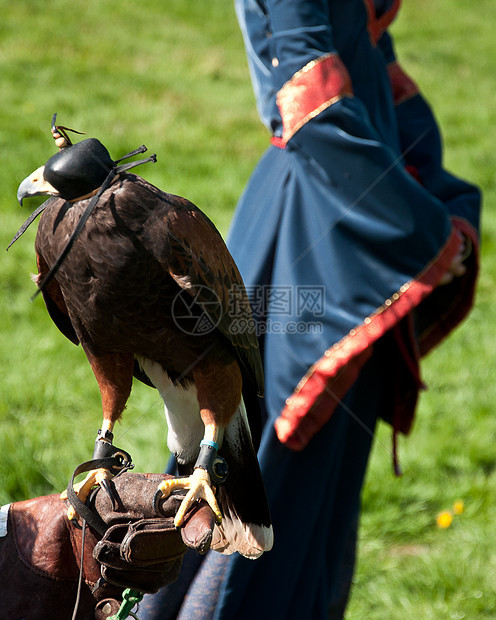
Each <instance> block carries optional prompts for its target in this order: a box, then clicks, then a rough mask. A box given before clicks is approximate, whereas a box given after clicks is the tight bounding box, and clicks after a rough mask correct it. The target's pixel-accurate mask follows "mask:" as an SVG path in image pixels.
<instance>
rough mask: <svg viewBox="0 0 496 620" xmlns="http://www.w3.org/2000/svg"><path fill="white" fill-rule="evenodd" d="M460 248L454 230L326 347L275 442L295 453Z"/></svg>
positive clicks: (286, 414) (280, 420)
mask: <svg viewBox="0 0 496 620" xmlns="http://www.w3.org/2000/svg"><path fill="white" fill-rule="evenodd" d="M459 247H460V236H459V233H458V232H457V231H456V229H453V231H452V233H451V235H450V237H449V239H448V241H447V242H446V244H445V245H444V246H443V248H442V249H441V251H440V252H439V254H438V256H436V257H435V259H434V260H433V261H432V262H431V263H429V265H427V267H426V268H425V270H424V271H423V272H421V273H420V274H419V275H418V276H417V278H415V279H414V280H412V281H410V282H407V283H406V284H404V285H403V286H402V287H401V288H400V290H399V291H397V292H396V293H394V294H393V295H392V296H391V298H390V299H387V300H386V301H385V302H384V304H383V305H382V306H381V307H380V308H378V309H377V310H376V311H375V312H374V313H373V314H372V315H370V316H368V317H366V318H365V319H364V321H363V323H362V324H361V325H358V326H357V327H356V328H354V329H352V330H351V331H350V332H349V334H347V335H346V336H345V337H344V338H343V339H342V340H340V341H339V342H337V343H335V344H334V345H333V346H332V347H330V348H329V349H328V350H327V351H326V352H325V353H324V355H323V356H322V357H321V358H320V359H319V360H318V361H317V362H315V364H313V366H312V367H311V368H310V369H309V371H308V372H307V374H306V375H305V376H304V377H303V378H302V379H301V381H300V382H299V384H298V385H297V387H296V389H295V391H294V393H293V395H292V396H291V397H290V398H288V399H287V401H286V406H285V407H284V409H283V411H282V412H281V414H280V416H279V417H278V419H277V420H276V422H275V429H276V433H277V436H278V438H279V440H280V441H281V442H282V443H284V444H286V445H287V446H288V447H289V448H291V449H293V450H302V449H303V448H305V446H306V445H307V444H308V442H309V441H310V439H311V438H312V437H313V436H314V435H315V434H316V433H317V432H318V431H319V430H320V429H321V428H322V427H323V426H324V424H325V423H326V422H327V421H328V420H329V419H330V418H331V416H332V414H333V412H334V410H335V408H336V406H337V405H338V403H339V401H340V399H341V398H342V397H343V396H344V395H345V394H346V392H347V391H348V389H349V388H350V387H351V385H352V384H353V382H354V381H355V379H356V378H357V376H358V373H359V372H360V369H361V368H362V366H363V364H364V363H365V362H366V360H367V359H368V357H369V356H370V355H371V346H372V345H373V343H374V342H376V341H377V340H378V339H379V338H380V337H381V336H382V335H383V334H384V333H385V332H386V331H388V330H390V329H391V328H392V327H394V326H395V325H397V324H398V323H399V321H400V320H401V319H403V318H404V317H405V316H406V315H408V313H409V312H410V311H411V310H413V309H414V308H415V307H416V306H418V305H419V304H420V303H421V302H422V300H423V299H425V298H426V297H427V296H428V295H429V294H430V293H431V292H432V291H433V290H434V288H435V287H436V285H437V284H438V282H439V281H440V279H441V278H442V276H443V275H444V274H445V273H446V271H447V270H448V268H449V266H450V264H451V262H452V260H453V258H454V257H455V256H456V254H457V252H458V250H459Z"/></svg>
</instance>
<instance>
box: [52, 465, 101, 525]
mask: <svg viewBox="0 0 496 620" xmlns="http://www.w3.org/2000/svg"><path fill="white" fill-rule="evenodd" d="M112 478H113V476H112V474H111V473H110V472H109V470H108V469H104V468H100V469H93V470H92V471H90V472H88V474H87V475H86V478H85V479H84V480H82V481H81V482H78V483H77V484H75V485H74V492H75V493H76V495H77V496H78V497H79V499H80V500H81V501H82V502H83V503H84V502H85V501H86V500H87V498H88V495H89V494H90V492H91V489H92V488H93V487H94V486H97V485H99V484H100V482H102V480H111V479H112ZM60 499H61V500H65V499H67V489H66V490H65V491H62V493H61V494H60ZM76 515H77V512H76V511H75V510H74V508H73V507H72V506H69V508H68V509H67V518H68V519H69V520H72V519H74V518H75V517H76Z"/></svg>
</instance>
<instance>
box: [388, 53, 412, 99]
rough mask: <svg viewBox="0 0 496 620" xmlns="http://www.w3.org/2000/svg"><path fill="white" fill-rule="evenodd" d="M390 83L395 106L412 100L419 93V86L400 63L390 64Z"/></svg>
mask: <svg viewBox="0 0 496 620" xmlns="http://www.w3.org/2000/svg"><path fill="white" fill-rule="evenodd" d="M387 70H388V74H389V81H390V82H391V89H392V91H393V99H394V104H395V105H399V104H400V103H401V102H402V101H406V100H407V99H411V98H412V97H413V96H414V95H417V94H418V92H419V89H418V86H417V84H415V82H414V81H413V80H412V79H411V77H410V76H408V75H407V74H406V73H405V72H404V71H403V68H402V67H401V66H400V65H399V64H398V62H396V61H394V62H390V63H389V64H388V66H387Z"/></svg>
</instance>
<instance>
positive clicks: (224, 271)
mask: <svg viewBox="0 0 496 620" xmlns="http://www.w3.org/2000/svg"><path fill="white" fill-rule="evenodd" d="M67 131H69V130H68V128H65V127H61V126H56V125H55V117H54V120H53V122H52V134H53V137H54V138H55V141H56V145H57V146H58V147H59V152H57V153H56V154H55V155H54V156H53V157H51V158H50V159H49V160H48V161H47V162H46V163H45V165H44V166H41V167H40V168H39V169H38V170H36V171H35V172H34V173H32V174H31V175H30V176H28V177H27V178H26V179H25V180H24V181H22V183H21V184H20V186H19V190H18V199H19V201H20V203H21V205H22V200H23V199H24V198H26V197H29V196H34V195H38V194H44V195H48V196H51V198H49V200H47V201H46V202H45V203H44V205H43V207H44V209H43V212H42V214H41V217H40V221H39V225H38V232H37V236H36V242H35V248H36V257H37V265H38V276H37V283H38V286H39V287H40V288H41V292H42V294H43V297H44V301H45V304H46V307H47V310H48V312H49V314H50V317H51V318H52V320H53V321H54V323H55V324H56V326H57V327H58V328H59V330H60V331H61V332H62V333H63V334H64V335H65V336H66V337H67V338H68V339H69V340H71V341H72V342H73V343H74V344H79V343H80V344H81V346H82V347H83V349H84V352H85V354H86V356H87V358H88V361H89V363H90V365H91V368H92V370H93V373H94V375H95V377H96V380H97V382H98V386H99V389H100V392H101V396H102V407H103V425H102V428H101V429H100V431H99V434H98V436H97V441H96V442H95V443H96V444H98V443H99V442H107V443H112V437H113V435H112V429H113V427H114V424H115V422H116V421H117V420H118V419H119V418H120V416H121V414H122V412H123V410H124V408H125V405H126V402H127V400H128V397H129V395H130V392H131V384H132V379H133V375H134V376H135V377H137V378H138V379H140V380H141V381H143V382H145V383H147V384H149V385H151V386H154V387H155V388H157V390H158V391H159V392H160V394H161V396H162V398H163V400H164V403H165V411H166V419H167V424H168V440H167V441H168V446H169V449H170V450H171V452H172V453H174V454H175V456H176V461H177V464H178V473H179V474H180V475H181V476H182V477H178V478H176V479H174V480H173V481H172V482H169V483H165V484H164V485H162V486H161V487H160V488H159V491H160V492H161V494H162V495H163V496H166V495H168V494H170V493H171V492H172V491H173V490H175V489H177V488H187V489H189V491H188V493H187V494H186V497H185V498H184V500H183V502H182V505H181V508H180V510H179V512H178V514H177V516H176V526H177V527H180V526H181V524H182V523H183V520H184V516H185V513H186V512H187V510H188V509H189V507H190V506H191V505H192V504H193V503H194V502H196V501H197V500H198V499H205V500H206V501H207V502H208V503H209V505H210V506H211V508H212V510H213V511H214V513H215V515H216V527H215V528H214V533H213V539H212V548H213V549H216V550H217V551H220V552H222V553H226V554H230V553H233V552H235V551H237V552H239V553H240V554H242V555H244V556H246V557H249V558H256V557H258V556H259V555H261V554H262V553H263V552H264V551H266V550H269V549H270V548H271V546H272V538H273V535H272V526H271V521H270V514H269V509H268V505H267V500H266V496H265V490H264V486H263V482H262V477H261V473H260V469H259V465H258V462H257V458H256V448H257V447H258V443H259V441H260V430H261V429H260V427H261V419H260V408H259V400H258V397H259V395H260V394H261V393H262V391H263V372H262V363H261V358H260V353H259V349H258V344H257V339H256V334H255V332H254V330H253V329H252V328H251V327H252V324H253V323H252V320H251V310H250V307H249V302H248V298H247V295H246V291H245V289H244V286H243V282H242V279H241V276H240V274H239V271H238V269H237V267H236V265H235V263H234V260H233V259H232V257H231V255H230V253H229V251H228V249H227V247H226V245H225V243H224V241H223V240H222V238H221V236H220V234H219V232H218V231H217V229H216V228H215V227H214V225H213V224H212V222H211V221H210V220H209V219H208V218H207V216H206V215H205V214H204V213H203V212H202V211H201V210H200V209H198V208H197V207H196V206H194V205H193V204H192V203H191V202H189V201H188V200H186V199H185V198H181V197H179V196H175V195H171V194H167V193H165V192H163V191H161V190H160V189H158V188H157V187H154V186H153V185H151V184H150V183H148V182H147V181H145V180H144V179H143V178H141V177H139V176H137V175H135V174H131V173H129V172H126V169H129V167H130V164H123V165H121V166H118V165H117V164H118V162H120V161H122V160H123V159H125V158H121V159H120V160H117V161H112V159H111V157H110V155H109V153H108V151H107V149H106V148H105V147H104V146H103V144H102V143H101V142H99V141H98V140H96V139H95V138H89V139H85V140H82V141H80V142H78V143H76V144H72V142H71V140H70V138H69V136H68V135H67ZM136 152H138V151H136ZM136 152H134V153H132V154H135V153H136ZM126 157H127V156H126ZM131 165H132V164H131ZM75 230H77V238H76V234H75V232H74V231H75ZM224 463H226V464H227V468H228V474H227V478H226V472H225V468H224V467H223V464H224ZM92 474H94V475H91V476H90V477H89V478H88V479H87V480H85V481H84V482H83V483H82V484H81V485H80V487H79V489H78V494H79V497H80V499H83V501H84V498H85V497H86V496H87V494H88V493H89V489H90V488H91V487H92V486H94V485H95V484H96V483H98V482H99V481H101V479H102V478H105V476H106V472H102V471H98V472H92Z"/></svg>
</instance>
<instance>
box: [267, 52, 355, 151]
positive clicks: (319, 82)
mask: <svg viewBox="0 0 496 620" xmlns="http://www.w3.org/2000/svg"><path fill="white" fill-rule="evenodd" d="M352 95H353V88H352V85H351V79H350V76H349V73H348V70H347V69H346V67H345V66H344V64H343V62H342V61H341V59H340V58H339V56H338V55H337V54H327V55H326V56H321V57H320V58H317V59H316V60H312V61H311V62H309V63H308V64H307V65H305V66H304V67H303V68H302V69H300V70H299V71H297V72H296V73H295V74H294V75H293V77H292V78H291V79H290V80H289V81H288V82H286V84H284V86H283V87H282V88H281V90H280V91H279V92H278V93H277V106H278V108H279V112H280V114H281V118H282V126H283V134H282V143H283V144H285V143H286V142H288V140H289V139H290V138H291V137H292V136H293V135H294V134H295V133H296V132H297V131H298V129H300V128H301V127H303V125H304V124H305V123H307V122H308V121H309V120H310V119H312V118H314V117H315V116H317V115H318V114H320V112H322V111H323V110H325V109H326V108H328V107H329V106H331V105H332V104H333V103H336V101H339V100H340V99H342V98H343V97H346V96H352ZM277 146H279V144H278V145H277Z"/></svg>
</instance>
